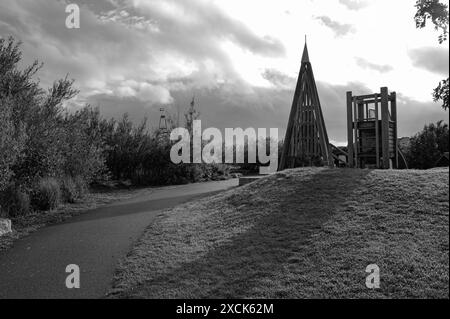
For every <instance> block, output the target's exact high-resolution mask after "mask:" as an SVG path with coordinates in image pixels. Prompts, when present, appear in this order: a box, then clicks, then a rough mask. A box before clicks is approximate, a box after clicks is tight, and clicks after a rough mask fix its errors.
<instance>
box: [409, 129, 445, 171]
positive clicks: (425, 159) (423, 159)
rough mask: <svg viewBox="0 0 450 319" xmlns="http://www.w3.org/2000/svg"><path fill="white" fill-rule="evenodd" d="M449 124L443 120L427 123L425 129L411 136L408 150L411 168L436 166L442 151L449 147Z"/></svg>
mask: <svg viewBox="0 0 450 319" xmlns="http://www.w3.org/2000/svg"><path fill="white" fill-rule="evenodd" d="M448 133H449V130H448V125H447V124H443V122H442V121H439V122H437V123H436V124H433V123H432V124H429V125H425V127H424V128H423V130H422V131H421V132H419V133H417V134H416V135H415V136H414V137H412V138H411V142H410V146H409V151H408V152H407V157H408V165H409V166H410V168H419V169H427V168H432V167H434V165H435V163H436V162H437V161H438V160H439V158H440V157H441V155H442V153H444V152H448V149H449V140H448V138H449V135H448Z"/></svg>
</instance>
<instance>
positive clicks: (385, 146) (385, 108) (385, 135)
mask: <svg viewBox="0 0 450 319" xmlns="http://www.w3.org/2000/svg"><path fill="white" fill-rule="evenodd" d="M388 103H389V102H388V88H387V87H382V88H381V145H382V147H381V152H382V155H383V161H382V168H384V169H387V168H389V166H390V165H389V105H388Z"/></svg>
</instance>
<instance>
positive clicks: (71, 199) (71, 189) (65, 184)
mask: <svg viewBox="0 0 450 319" xmlns="http://www.w3.org/2000/svg"><path fill="white" fill-rule="evenodd" d="M77 197H78V192H77V187H76V185H75V182H74V181H73V179H72V177H70V176H66V177H64V178H62V179H61V199H62V200H63V201H64V202H66V203H75V200H76V199H77Z"/></svg>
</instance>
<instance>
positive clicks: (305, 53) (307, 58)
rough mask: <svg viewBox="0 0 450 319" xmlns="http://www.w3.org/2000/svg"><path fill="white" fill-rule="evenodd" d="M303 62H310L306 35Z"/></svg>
mask: <svg viewBox="0 0 450 319" xmlns="http://www.w3.org/2000/svg"><path fill="white" fill-rule="evenodd" d="M303 62H309V55H308V46H307V45H306V35H305V47H304V48H303V55H302V63H303Z"/></svg>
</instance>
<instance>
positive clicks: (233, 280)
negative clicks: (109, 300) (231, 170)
mask: <svg viewBox="0 0 450 319" xmlns="http://www.w3.org/2000/svg"><path fill="white" fill-rule="evenodd" d="M448 178H449V170H448V169H434V170H427V171H414V170H409V171H406V170H405V171H395V170H352V169H325V168H314V169H313V168H308V169H295V170H287V171H283V172H280V173H278V174H275V175H272V176H270V177H267V178H264V179H261V180H259V181H257V182H254V183H251V184H248V185H246V186H244V187H240V188H236V189H233V190H229V191H227V192H225V193H222V194H219V195H215V196H212V197H209V198H205V199H201V200H198V201H195V202H190V203H187V204H184V205H181V206H178V207H175V208H173V209H170V210H167V211H165V212H163V213H162V214H161V215H160V216H159V218H158V219H157V221H156V222H155V223H153V224H152V225H150V226H149V227H148V228H147V230H146V232H145V233H144V235H143V236H142V238H141V239H140V240H139V241H138V242H137V243H136V245H135V247H134V248H133V249H132V251H131V252H130V253H129V255H128V256H127V257H126V259H125V260H123V261H122V262H121V265H120V267H119V269H118V271H117V273H116V278H115V284H114V289H113V290H112V291H111V295H110V296H111V297H130V298H163V297H166V298H231V297H233V298H429V297H437V298H448V297H449V254H448V253H449V211H448V209H449V182H448ZM369 264H377V265H378V266H379V267H380V279H381V280H380V281H381V286H380V289H374V290H371V289H368V288H367V287H366V285H365V281H366V276H367V275H368V274H367V273H366V272H365V269H366V267H367V265H369Z"/></svg>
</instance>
